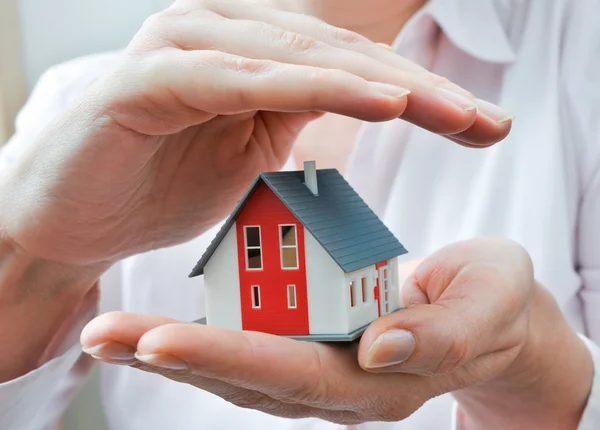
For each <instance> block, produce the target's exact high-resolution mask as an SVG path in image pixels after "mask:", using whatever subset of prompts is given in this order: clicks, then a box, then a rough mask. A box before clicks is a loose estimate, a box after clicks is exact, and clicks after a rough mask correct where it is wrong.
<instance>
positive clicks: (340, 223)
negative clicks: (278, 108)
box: [190, 162, 407, 341]
mask: <svg viewBox="0 0 600 430" xmlns="http://www.w3.org/2000/svg"><path fill="white" fill-rule="evenodd" d="M406 252H407V251H406V250H405V248H404V247H403V246H402V244H401V243H400V242H399V241H398V239H396V238H395V237H394V235H393V234H392V233H391V232H390V231H389V230H388V229H387V227H386V226H385V225H384V224H383V223H382V222H381V220H380V219H379V218H378V217H377V215H375V213H374V212H373V211H372V210H371V209H370V208H369V207H368V206H367V204H366V203H365V202H364V201H363V200H362V199H361V198H360V197H359V196H358V194H357V193H356V191H354V189H353V188H352V187H351V186H350V185H349V184H348V182H346V180H345V179H344V178H343V177H342V175H341V174H340V173H339V172H338V171H337V170H335V169H324V170H316V168H315V163H314V162H307V163H305V165H304V171H293V172H272V173H261V174H260V175H259V176H258V177H257V178H256V180H255V181H254V183H253V184H252V185H251V186H250V188H249V189H248V191H247V193H246V194H245V196H244V197H243V198H242V199H241V200H240V201H239V203H238V205H237V207H236V208H235V210H234V211H233V212H232V214H231V216H230V217H229V218H228V220H227V221H226V222H225V224H224V225H223V227H222V228H221V230H220V231H219V233H218V235H217V237H216V238H215V239H214V240H213V242H212V243H211V244H210V246H209V248H208V249H207V250H206V252H205V253H204V255H203V256H202V258H201V259H200V261H199V262H198V264H197V265H196V267H195V268H194V270H193V271H192V273H191V274H190V277H194V276H198V275H204V284H205V297H206V306H207V308H206V323H207V324H209V325H216V326H221V327H225V328H229V329H238V330H253V331H261V332H267V333H272V334H278V335H285V336H290V337H294V338H299V339H311V340H324V341H327V340H329V341H333V340H353V339H355V338H357V337H359V336H360V335H361V334H362V332H363V331H364V330H365V328H366V327H367V326H368V325H369V323H371V322H372V321H373V320H374V319H376V318H377V317H378V316H380V315H383V314H387V313H390V312H393V311H395V310H397V309H398V308H399V293H398V258H397V257H398V256H399V255H402V254H405V253H406Z"/></svg>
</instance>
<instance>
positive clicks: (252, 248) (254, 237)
mask: <svg viewBox="0 0 600 430" xmlns="http://www.w3.org/2000/svg"><path fill="white" fill-rule="evenodd" d="M244 244H245V247H246V269H248V270H260V269H262V249H261V241H260V227H258V226H248V227H244Z"/></svg>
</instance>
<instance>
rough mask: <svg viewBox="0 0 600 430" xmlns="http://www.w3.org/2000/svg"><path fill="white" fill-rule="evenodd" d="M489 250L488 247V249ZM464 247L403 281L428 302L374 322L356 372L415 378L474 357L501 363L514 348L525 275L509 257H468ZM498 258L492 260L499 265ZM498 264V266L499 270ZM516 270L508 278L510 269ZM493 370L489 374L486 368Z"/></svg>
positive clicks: (517, 254)
mask: <svg viewBox="0 0 600 430" xmlns="http://www.w3.org/2000/svg"><path fill="white" fill-rule="evenodd" d="M488 246H489V247H490V248H492V250H493V248H494V245H493V244H491V245H490V244H488ZM463 247H464V245H457V246H453V247H448V248H445V249H444V250H442V251H441V252H440V253H437V254H435V255H434V256H432V257H431V258H430V259H428V260H426V261H425V262H424V263H423V264H422V265H421V266H420V267H419V268H418V269H417V271H416V272H415V275H414V276H413V277H411V278H409V279H408V281H407V287H408V288H409V289H412V290H413V291H418V290H421V295H420V297H419V301H420V302H422V298H423V296H426V297H427V299H428V301H429V304H421V303H420V304H417V305H414V306H411V307H409V308H407V309H404V310H401V311H399V312H396V313H394V314H390V315H386V316H385V317H383V318H380V319H379V320H377V321H375V322H374V323H373V324H372V325H371V326H370V327H369V328H368V330H367V331H366V332H365V334H364V335H363V338H362V340H361V347H360V350H359V361H360V363H361V366H362V367H363V368H365V369H367V370H370V371H374V372H405V373H415V374H421V375H438V374H447V373H450V372H452V371H454V370H456V369H458V368H460V367H462V366H465V365H467V364H468V363H469V362H471V361H473V360H475V359H476V358H478V357H482V356H493V355H496V356H497V357H498V362H497V365H498V366H501V365H502V364H503V363H506V364H508V363H509V362H510V361H509V358H511V357H513V358H514V355H515V354H516V353H517V352H518V350H519V348H520V347H521V346H522V344H521V342H522V336H520V335H518V333H520V332H522V330H523V325H524V324H526V323H527V322H526V320H525V318H524V317H523V315H524V313H523V306H524V305H525V303H526V296H527V294H528V292H527V291H524V290H523V289H522V288H520V287H519V286H520V285H526V282H524V281H523V279H517V278H518V277H520V276H523V277H527V276H529V274H528V270H527V268H526V267H525V266H527V264H525V263H523V262H522V261H519V258H520V257H522V253H521V252H519V250H518V249H510V248H505V249H504V250H503V252H509V253H511V254H513V256H506V255H495V254H494V252H488V253H487V255H486V253H483V254H482V253H481V252H480V254H479V255H475V254H472V253H471V254H469V251H468V250H466V251H465V249H463ZM499 259H500V260H499ZM498 261H505V262H506V263H505V264H499V263H498ZM519 267H524V269H523V270H522V273H521V274H520V275H518V276H517V278H515V276H514V273H515V268H519ZM489 371H490V372H495V371H497V369H491V368H490V369H489Z"/></svg>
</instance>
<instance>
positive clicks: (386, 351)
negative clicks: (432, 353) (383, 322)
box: [365, 329, 416, 369]
mask: <svg viewBox="0 0 600 430" xmlns="http://www.w3.org/2000/svg"><path fill="white" fill-rule="evenodd" d="M415 345H416V340H415V336H414V335H413V334H412V333H411V332H410V331H408V330H401V329H393V330H388V331H386V332H385V333H383V334H381V335H380V336H379V337H378V338H377V339H376V340H375V342H373V345H371V348H370V349H369V352H368V353H367V360H366V363H365V367H366V368H368V369H380V368H382V367H389V366H395V365H397V364H401V363H404V362H405V361H406V360H408V359H409V358H410V356H411V355H412V354H413V352H414V351H415Z"/></svg>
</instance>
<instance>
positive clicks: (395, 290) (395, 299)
mask: <svg viewBox="0 0 600 430" xmlns="http://www.w3.org/2000/svg"><path fill="white" fill-rule="evenodd" d="M388 263H389V266H390V281H391V284H390V311H391V312H393V311H396V310H398V309H400V288H401V287H402V285H400V283H399V278H398V257H394V258H390V259H389V260H388Z"/></svg>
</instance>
